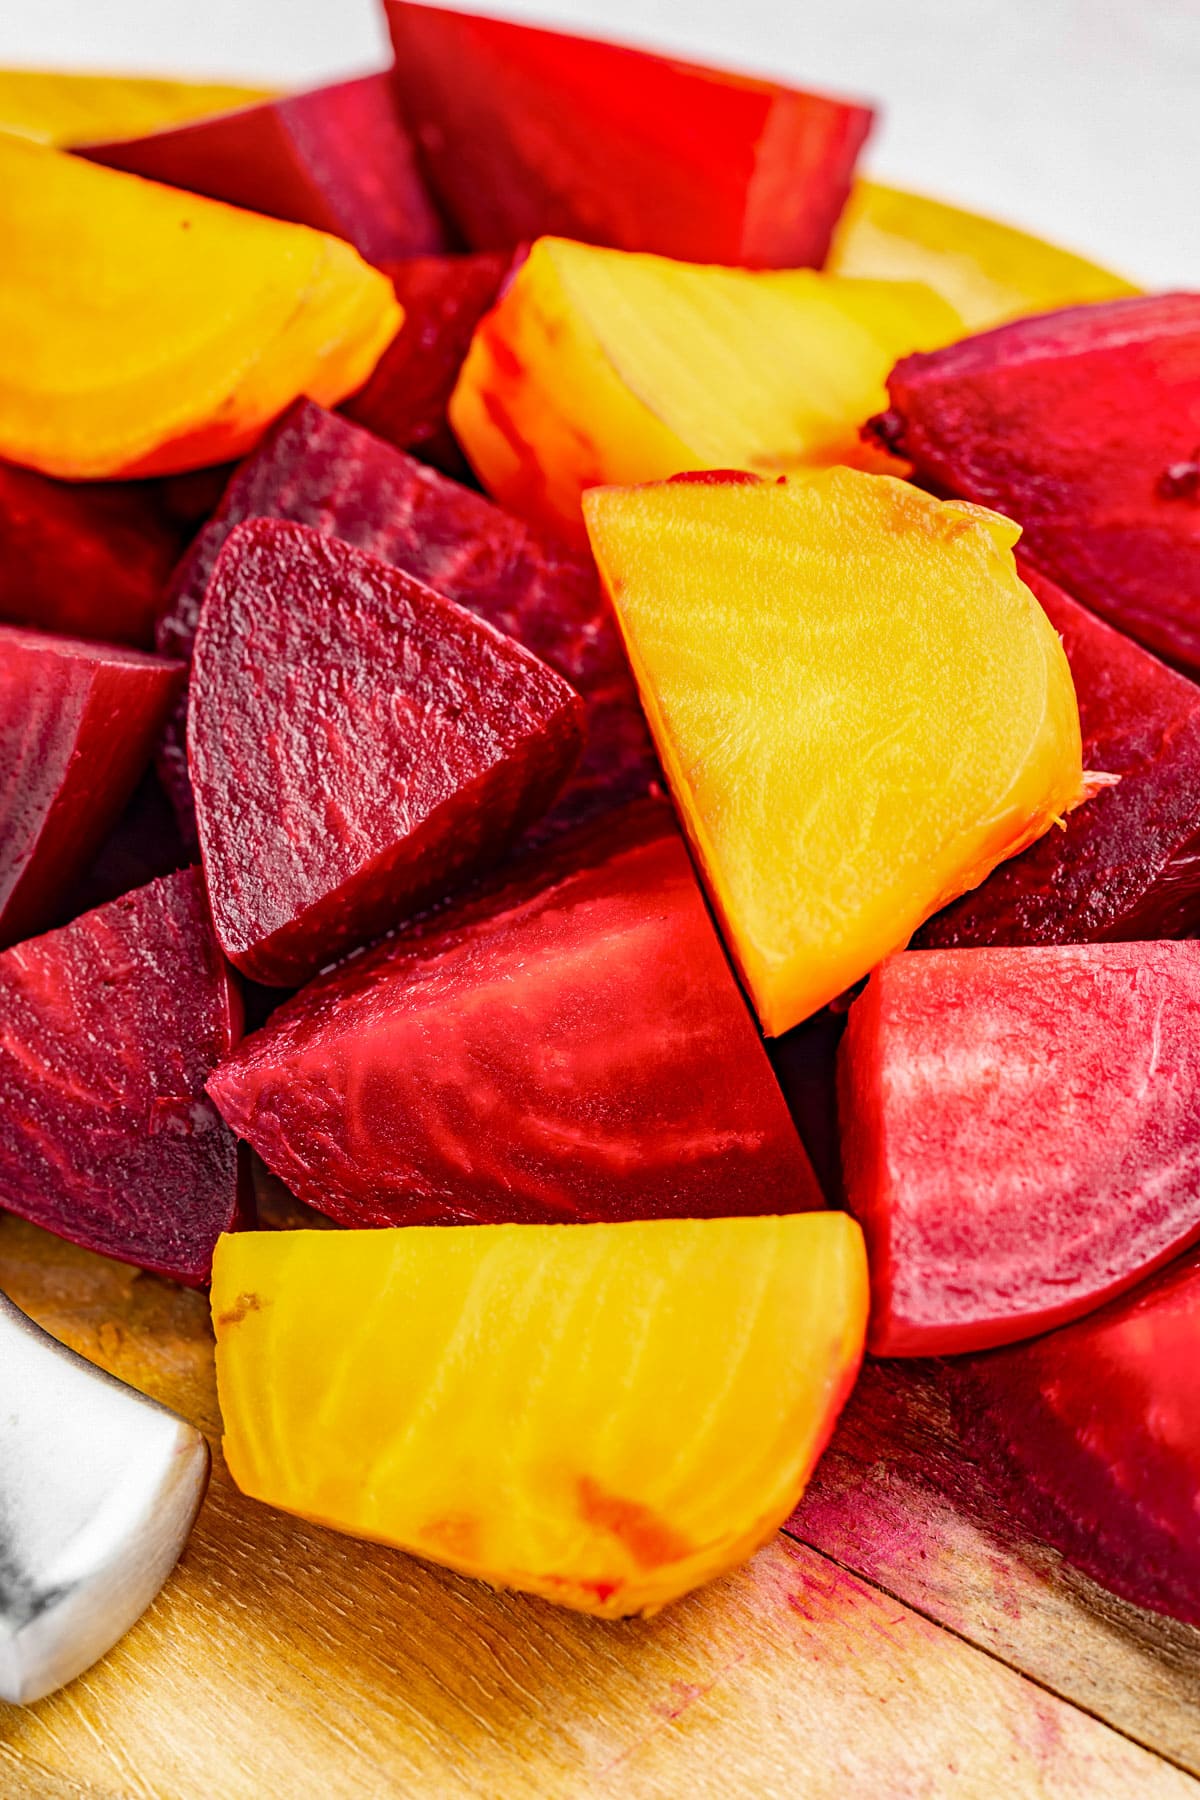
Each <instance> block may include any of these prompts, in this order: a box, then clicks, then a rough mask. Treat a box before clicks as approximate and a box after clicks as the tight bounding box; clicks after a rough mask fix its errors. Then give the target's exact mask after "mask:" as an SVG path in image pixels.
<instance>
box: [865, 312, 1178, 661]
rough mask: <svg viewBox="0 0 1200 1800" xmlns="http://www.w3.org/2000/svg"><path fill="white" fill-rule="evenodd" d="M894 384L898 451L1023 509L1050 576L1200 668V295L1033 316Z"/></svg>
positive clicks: (1028, 546)
mask: <svg viewBox="0 0 1200 1800" xmlns="http://www.w3.org/2000/svg"><path fill="white" fill-rule="evenodd" d="M888 394H889V398H890V400H891V410H890V411H889V412H887V413H884V414H883V415H882V417H881V418H879V419H877V420H875V421H873V428H874V430H875V432H876V434H877V435H878V436H880V437H881V438H882V439H883V441H884V442H885V443H886V445H887V446H888V448H889V449H892V450H895V451H896V452H898V453H899V454H900V455H901V456H907V457H910V458H911V459H912V461H913V462H914V463H915V464H916V466H917V468H918V470H919V471H920V473H921V474H922V475H923V476H925V477H926V478H927V479H929V480H931V481H933V482H936V483H937V484H938V485H940V486H941V487H944V488H947V489H949V490H950V491H951V492H953V493H956V494H960V495H962V496H963V497H964V498H965V499H968V500H978V501H982V503H983V504H984V505H985V506H992V507H995V508H996V510H997V511H998V512H1003V513H1007V514H1008V515H1009V517H1010V518H1013V519H1016V521H1017V522H1018V524H1019V525H1021V526H1022V527H1023V528H1024V536H1023V538H1022V540H1021V542H1022V547H1023V550H1024V552H1025V555H1026V556H1027V557H1028V558H1029V559H1030V561H1031V562H1032V563H1034V564H1035V565H1036V566H1037V567H1038V568H1039V569H1041V570H1042V572H1043V573H1044V574H1046V575H1048V576H1050V578H1051V579H1052V580H1054V581H1058V582H1061V583H1062V585H1063V587H1065V588H1066V589H1067V591H1068V593H1070V594H1072V595H1074V597H1075V599H1076V600H1080V601H1082V602H1083V604H1084V605H1085V606H1089V607H1091V608H1093V609H1094V610H1095V611H1096V612H1098V613H1100V614H1101V615H1102V617H1104V618H1107V619H1109V620H1110V621H1111V622H1112V623H1113V624H1114V625H1117V626H1119V627H1120V629H1121V630H1122V631H1127V632H1128V633H1129V634H1130V636H1131V637H1135V638H1137V640H1138V641H1139V643H1142V644H1145V645H1146V646H1147V647H1148V648H1149V649H1151V650H1156V651H1158V652H1159V654H1160V655H1162V656H1165V657H1166V658H1167V660H1168V662H1172V663H1176V664H1178V666H1179V667H1181V668H1184V669H1188V670H1200V294H1160V295H1154V296H1148V297H1146V298H1137V299H1133V300H1114V301H1109V302H1107V303H1105V304H1102V305H1098V306H1078V307H1071V308H1068V309H1067V310H1065V311H1063V312H1055V313H1045V314H1042V315H1041V316H1039V317H1037V318H1032V319H1019V320H1017V321H1016V323H1015V324H1012V325H1003V326H1001V327H1000V328H999V329H998V330H996V331H988V332H984V333H983V334H982V335H981V336H979V337H973V338H966V339H964V340H963V341H962V342H960V343H957V344H951V345H950V346H949V347H948V348H947V349H945V350H935V351H932V352H930V353H929V354H926V355H917V356H907V357H905V358H904V360H903V361H902V362H899V363H897V365H896V367H895V369H894V370H893V371H892V374H891V377H890V379H889V381H888Z"/></svg>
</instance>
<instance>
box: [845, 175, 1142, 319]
mask: <svg viewBox="0 0 1200 1800" xmlns="http://www.w3.org/2000/svg"><path fill="white" fill-rule="evenodd" d="M826 268H827V269H829V270H830V271H831V272H832V273H834V274H838V275H857V276H863V277H873V278H874V279H876V280H887V281H924V282H928V284H929V286H930V287H931V288H935V289H936V290H937V292H938V293H939V294H941V295H943V296H944V298H945V299H947V300H948V301H949V302H950V303H951V305H952V306H953V307H954V308H955V309H956V311H957V312H958V313H960V314H961V316H962V320H963V324H964V326H965V327H966V329H967V330H968V331H971V332H975V331H987V330H988V329H989V328H990V327H991V326H993V325H1000V324H1003V323H1004V321H1005V320H1007V319H1017V318H1020V317H1021V316H1022V315H1023V314H1025V313H1039V312H1053V311H1055V310H1056V309H1057V308H1058V307H1060V306H1080V305H1082V304H1083V303H1084V302H1085V301H1088V300H1115V299H1117V298H1118V297H1119V296H1120V295H1122V294H1136V293H1138V292H1139V291H1140V290H1139V289H1137V288H1135V287H1134V286H1133V285H1132V283H1131V282H1128V281H1125V280H1124V279H1123V278H1122V277H1121V276H1120V275H1114V274H1112V272H1111V271H1110V270H1108V269H1102V268H1101V267H1100V266H1099V264H1098V263H1094V262H1089V261H1088V260H1087V258H1086V257H1084V256H1076V255H1075V253H1074V252H1073V251H1071V250H1060V249H1059V247H1058V245H1057V244H1048V243H1047V242H1046V241H1045V239H1044V238H1039V237H1034V236H1032V234H1031V233H1030V232H1027V231H1019V230H1018V229H1017V228H1016V226H1013V225H1002V224H1001V223H1000V221H999V220H998V219H989V218H985V217H984V216H983V215H982V214H981V213H973V212H964V211H963V210H962V208H961V207H958V206H947V205H946V204H945V203H944V202H943V201H941V200H929V199H926V197H925V196H924V195H923V194H907V193H905V192H903V190H902V189H900V188H890V187H881V186H880V185H879V183H878V182H875V181H859V182H856V183H855V185H854V187H853V188H852V190H851V193H850V198H849V200H848V201H847V203H846V207H845V210H844V212H843V213H842V216H841V219H840V220H839V222H838V227H837V232H836V234H835V236H834V240H833V246H832V248H831V250H830V252H829V260H828V262H827V264H826Z"/></svg>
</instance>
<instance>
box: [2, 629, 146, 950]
mask: <svg viewBox="0 0 1200 1800" xmlns="http://www.w3.org/2000/svg"><path fill="white" fill-rule="evenodd" d="M181 674H182V670H181V669H180V666H179V664H178V663H171V662H167V661H165V660H164V659H163V658H162V657H158V656H147V655H145V654H143V652H141V651H139V650H121V649H117V648H113V647H110V646H107V645H104V644H89V643H84V642H83V641H82V640H81V639H78V638H59V637H47V636H44V635H43V634H42V633H41V632H37V631H21V630H19V629H18V628H17V627H15V626H0V945H4V944H12V943H16V941H17V940H18V939H19V938H22V937H25V936H26V935H27V934H28V933H29V932H31V931H36V930H38V929H39V928H40V927H41V926H43V925H45V924H46V923H47V922H48V921H49V920H50V918H52V917H53V916H54V915H55V913H56V911H58V910H59V909H60V908H61V906H62V904H63V903H64V901H65V899H66V897H67V894H68V892H69V889H70V886H71V883H72V882H73V881H74V879H75V877H76V876H77V875H78V874H79V873H80V872H81V871H82V870H83V869H84V868H85V867H86V866H87V864H88V862H89V861H90V859H91V857H92V856H93V854H94V853H95V851H96V849H97V848H98V846H99V844H100V842H101V840H102V839H103V838H104V836H105V834H106V832H107V831H108V829H109V827H110V826H111V825H112V824H113V822H114V820H115V819H116V818H117V816H118V815H119V813H120V812H121V809H122V808H123V807H124V805H125V803H126V801H127V800H128V799H129V796H130V795H131V793H132V792H133V789H134V787H135V786H136V784H137V780H138V777H139V776H140V775H141V773H142V771H143V769H144V768H145V767H146V764H147V763H148V762H149V760H150V756H151V753H152V751H153V748H154V743H155V739H156V738H157V736H158V733H159V731H160V729H161V727H162V722H163V720H164V718H165V716H166V713H167V709H168V707H169V706H170V704H171V700H172V698H173V696H174V693H175V689H176V687H177V685H178V683H179V680H180V677H181Z"/></svg>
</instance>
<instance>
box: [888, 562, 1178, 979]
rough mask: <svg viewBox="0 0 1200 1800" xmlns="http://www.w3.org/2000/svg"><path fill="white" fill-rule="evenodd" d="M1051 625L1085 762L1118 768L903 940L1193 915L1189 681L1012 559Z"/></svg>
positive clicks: (954, 941)
mask: <svg viewBox="0 0 1200 1800" xmlns="http://www.w3.org/2000/svg"><path fill="white" fill-rule="evenodd" d="M1017 561H1018V566H1019V567H1020V569H1021V574H1022V576H1023V577H1024V579H1025V580H1026V581H1027V582H1028V583H1029V585H1030V587H1031V588H1032V589H1033V591H1034V593H1035V594H1036V595H1037V597H1038V599H1039V600H1040V601H1041V603H1042V605H1043V607H1044V608H1045V610H1046V612H1047V614H1048V615H1049V618H1050V622H1051V624H1052V625H1053V626H1054V628H1055V630H1056V631H1058V632H1059V633H1060V635H1061V637H1062V640H1063V645H1064V647H1065V649H1066V652H1067V660H1068V661H1069V662H1070V665H1071V674H1072V675H1073V676H1074V679H1075V693H1076V696H1077V697H1078V700H1079V722H1080V725H1081V726H1082V728H1083V762H1084V767H1085V768H1087V769H1099V770H1104V771H1106V772H1108V773H1109V774H1113V775H1119V776H1120V781H1119V782H1118V784H1117V786H1116V787H1109V788H1105V789H1103V790H1102V791H1101V792H1099V793H1098V794H1095V795H1094V796H1093V797H1092V798H1091V799H1090V800H1089V801H1088V803H1087V805H1086V806H1081V807H1078V808H1077V809H1076V810H1075V811H1074V812H1073V813H1071V814H1070V816H1069V817H1068V818H1067V819H1066V820H1065V822H1064V829H1063V830H1061V831H1048V832H1047V833H1046V835H1045V836H1044V837H1041V838H1039V839H1038V841H1037V843H1036V844H1034V845H1032V846H1031V847H1030V849H1028V850H1025V851H1023V852H1022V854H1021V855H1020V856H1015V857H1010V859H1009V860H1008V861H1007V862H1003V863H1001V864H1000V867H999V868H998V869H996V870H994V871H993V873H992V874H991V875H989V877H988V879H987V880H986V881H985V882H984V883H983V885H982V887H977V888H973V889H972V890H971V891H970V893H967V894H964V895H963V896H962V897H961V899H959V900H956V901H954V903H953V904H952V905H950V906H948V907H946V909H945V910H944V911H943V912H940V913H937V914H936V915H935V916H934V917H933V918H932V919H930V920H929V921H928V923H927V924H925V925H923V926H922V927H921V929H920V931H919V932H918V933H917V935H916V937H915V938H914V939H913V943H914V945H917V946H924V947H930V948H933V947H939V946H945V947H951V946H970V945H982V944H1066V943H1092V942H1096V941H1099V940H1103V939H1121V938H1125V939H1137V938H1153V937H1176V936H1180V935H1182V934H1183V933H1184V932H1187V931H1192V930H1194V929H1195V927H1196V925H1197V924H1198V923H1200V688H1197V687H1196V686H1194V685H1193V683H1192V682H1190V681H1188V680H1186V679H1185V677H1184V676H1182V675H1177V674H1176V673H1175V671H1174V670H1173V669H1168V668H1167V667H1166V666H1165V665H1164V664H1163V663H1161V662H1159V661H1158V659H1157V657H1154V656H1151V655H1150V654H1149V652H1148V651H1145V650H1142V649H1140V648H1139V647H1138V645H1137V644H1135V643H1134V642H1133V641H1132V639H1130V638H1127V637H1125V636H1123V635H1122V633H1121V632H1119V631H1114V630H1113V628H1112V626H1111V625H1106V624H1105V623H1104V622H1103V620H1101V619H1097V618H1096V617H1095V615H1094V614H1092V613H1089V612H1087V611H1086V610H1085V608H1083V607H1082V606H1077V605H1076V604H1075V602H1074V601H1073V600H1071V599H1069V598H1068V596H1067V595H1066V594H1064V593H1063V591H1062V589H1061V588H1057V587H1055V586H1054V584H1053V582H1050V581H1047V580H1046V579H1045V577H1044V576H1041V575H1038V574H1037V573H1035V571H1034V570H1032V569H1031V568H1029V567H1028V565H1027V564H1024V563H1022V560H1021V558H1020V557H1018V559H1017Z"/></svg>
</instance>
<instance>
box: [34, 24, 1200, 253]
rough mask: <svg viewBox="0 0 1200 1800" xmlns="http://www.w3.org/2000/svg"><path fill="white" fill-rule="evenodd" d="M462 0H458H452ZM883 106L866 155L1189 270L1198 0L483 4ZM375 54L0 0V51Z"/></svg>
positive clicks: (311, 37)
mask: <svg viewBox="0 0 1200 1800" xmlns="http://www.w3.org/2000/svg"><path fill="white" fill-rule="evenodd" d="M462 3H463V4H468V3H469V0H462ZM478 10H481V11H487V10H490V11H495V12H498V13H504V14H507V15H508V16H510V17H513V18H521V19H528V20H531V21H533V20H536V21H544V22H547V23H552V24H553V23H561V24H564V25H566V26H568V27H569V28H576V29H579V30H582V31H590V32H592V33H594V34H596V35H605V34H607V35H610V36H614V37H625V38H628V39H630V40H631V41H635V42H644V43H649V44H654V45H661V46H663V47H666V48H669V49H673V50H676V51H678V52H680V53H682V54H686V55H690V56H693V57H696V58H699V59H701V60H704V59H708V60H712V61H725V62H727V63H729V64H732V65H734V66H741V67H743V68H748V69H751V70H757V71H761V72H766V73H770V74H775V75H779V76H782V77H784V78H790V79H793V80H795V81H797V82H799V83H801V84H804V83H806V82H807V83H811V84H813V85H816V86H825V87H828V88H830V89H832V90H834V91H841V92H843V93H847V94H850V95H854V96H859V95H861V96H864V97H868V98H874V99H876V100H878V101H880V102H882V104H883V109H884V118H883V121H882V124H881V126H880V127H878V128H877V131H876V135H875V137H874V139H873V141H872V143H871V145H870V146H869V147H868V155H867V161H868V163H869V165H870V166H871V167H872V168H873V169H874V171H875V172H876V173H878V174H880V175H881V176H884V177H885V178H887V179H889V180H892V181H895V182H896V183H897V184H898V185H901V186H905V185H907V186H910V187H914V188H918V189H922V190H924V191H925V192H929V193H936V194H940V195H942V196H943V197H945V198H947V199H951V200H958V201H961V202H963V203H965V204H966V205H968V206H974V207H977V208H978V209H980V210H981V211H990V212H992V213H994V214H996V215H998V216H1000V217H1003V218H1008V219H1010V220H1012V221H1014V222H1015V223H1018V224H1023V225H1026V226H1028V227H1030V228H1031V229H1033V230H1037V231H1041V232H1042V233H1044V234H1045V235H1048V236H1050V237H1054V238H1057V239H1058V240H1059V241H1060V242H1062V243H1065V244H1068V245H1069V246H1070V247H1071V248H1073V249H1077V250H1082V251H1084V252H1087V253H1089V254H1091V255H1093V256H1095V257H1096V258H1098V259H1099V260H1100V261H1104V262H1107V263H1109V264H1110V265H1111V266H1113V267H1115V268H1118V269H1120V270H1121V271H1122V272H1123V273H1124V274H1127V275H1129V276H1130V277H1132V278H1133V279H1135V280H1140V281H1143V282H1145V283H1146V284H1147V285H1151V286H1164V287H1165V286H1172V285H1173V286H1200V0H687V4H686V5H685V4H681V0H492V3H491V5H480V6H479V8H478ZM387 60H389V52H388V46H387V38H386V33H385V31H384V29H383V25H382V19H381V15H380V11H379V8H378V6H377V4H376V0H0V63H10V64H12V63H15V64H25V65H29V66H38V65H43V66H58V67H64V68H79V69H85V68H110V69H126V70H136V71H138V72H142V73H147V74H176V73H179V74H193V75H227V76H231V77H238V78H243V79H253V80H256V81H259V82H262V83H265V84H267V85H274V84H278V85H286V86H298V85H301V84H305V83H308V84H311V83H316V82H319V81H321V80H323V79H325V78H327V77H332V76H334V75H339V74H345V73H353V72H358V71H360V70H365V69H368V68H373V67H379V66H381V65H382V64H383V63H385V62H386V61H387Z"/></svg>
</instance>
